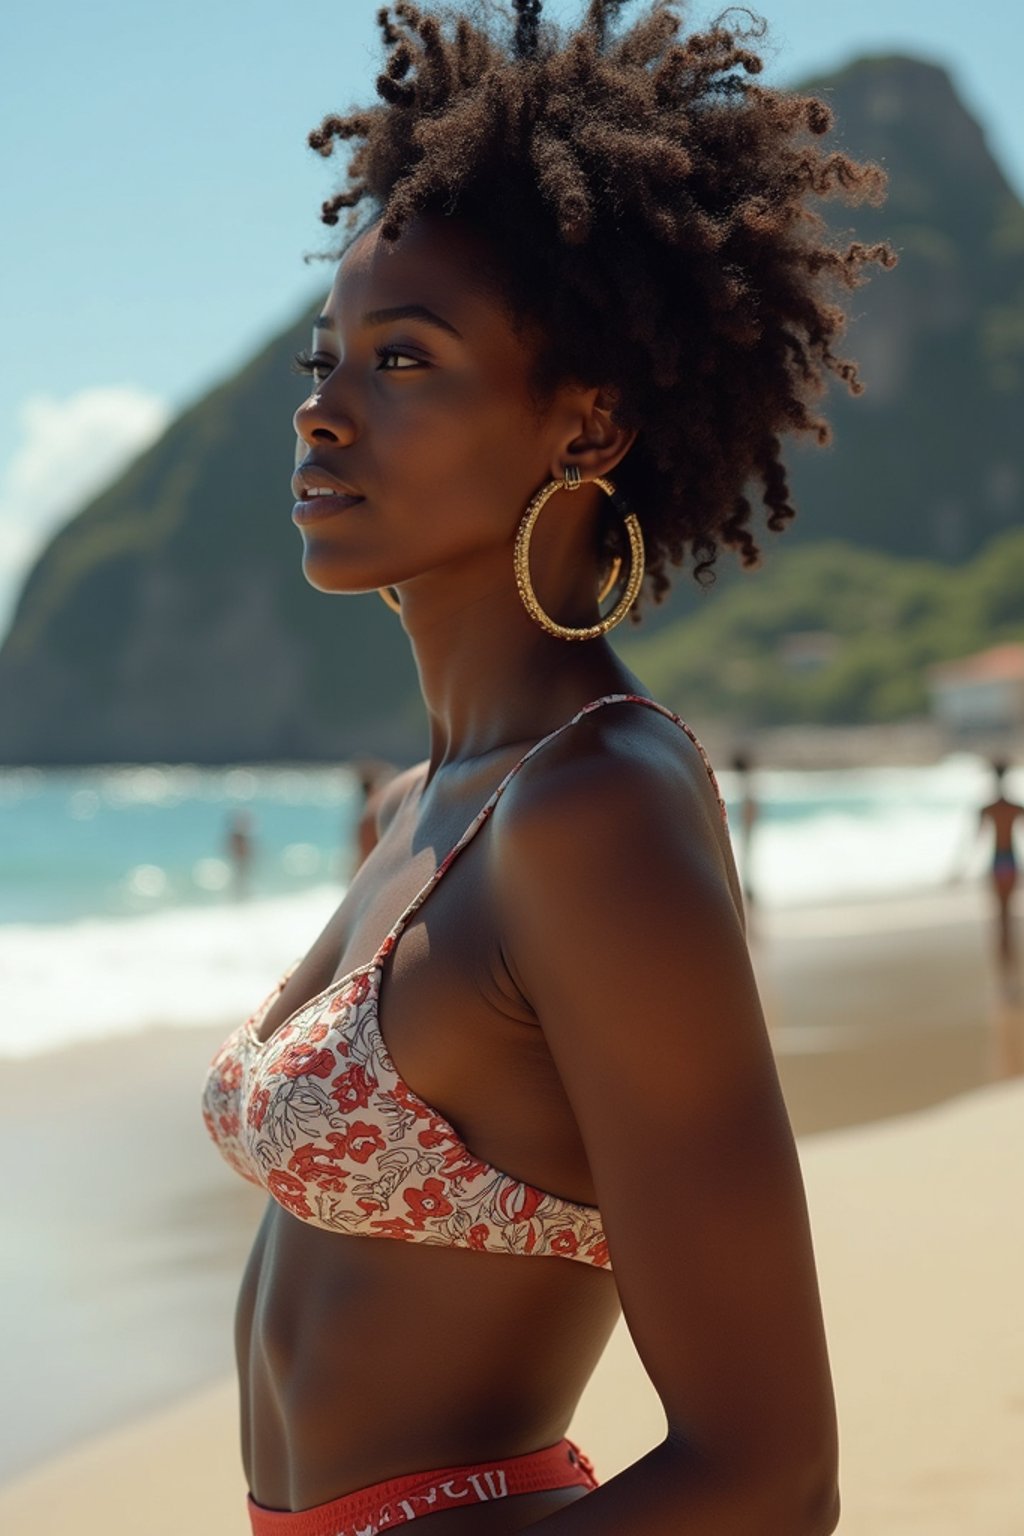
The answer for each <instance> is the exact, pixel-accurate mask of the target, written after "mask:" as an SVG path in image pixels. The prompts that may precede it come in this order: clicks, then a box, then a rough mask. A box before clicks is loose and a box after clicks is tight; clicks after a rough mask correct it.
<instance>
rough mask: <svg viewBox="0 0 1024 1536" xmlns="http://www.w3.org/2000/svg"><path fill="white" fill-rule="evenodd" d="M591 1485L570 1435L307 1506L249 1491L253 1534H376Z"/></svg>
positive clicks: (593, 1482) (593, 1484)
mask: <svg viewBox="0 0 1024 1536" xmlns="http://www.w3.org/2000/svg"><path fill="white" fill-rule="evenodd" d="M575 1487H581V1488H596V1487H597V1478H596V1477H595V1476H594V1469H593V1467H592V1466H591V1464H590V1462H589V1461H588V1460H587V1458H586V1456H584V1454H583V1452H582V1451H581V1450H580V1448H579V1446H577V1445H574V1444H573V1442H572V1441H571V1440H559V1442H558V1444H557V1445H549V1446H546V1447H545V1449H544V1450H542V1451H529V1452H528V1453H527V1454H526V1455H525V1456H506V1457H505V1458H504V1460H501V1461H482V1462H479V1463H478V1464H476V1465H475V1466H463V1467H442V1468H440V1469H438V1470H436V1471H432V1472H409V1473H407V1474H406V1475H405V1476H404V1477H393V1478H389V1479H388V1480H387V1481H386V1482H383V1483H374V1484H372V1486H371V1487H369V1488H359V1489H357V1491H356V1492H355V1493H347V1494H344V1495H343V1496H342V1497H341V1498H340V1499H332V1500H331V1501H330V1503H328V1504H317V1505H315V1506H314V1507H313V1508H312V1509H297V1510H287V1509H266V1508H264V1506H263V1505H262V1504H257V1503H256V1501H255V1499H254V1498H253V1497H252V1495H251V1494H250V1495H249V1499H248V1505H249V1519H250V1521H251V1522H252V1529H253V1536H377V1532H378V1531H386V1530H389V1529H390V1528H391V1527H392V1526H395V1525H405V1524H406V1523H407V1522H408V1521H410V1520H416V1519H418V1518H419V1516H421V1515H433V1514H436V1513H437V1511H438V1510H442V1509H457V1508H458V1507H459V1506H460V1505H468V1504H485V1503H487V1502H488V1501H489V1500H491V1499H505V1498H509V1497H510V1496H511V1495H513V1494H516V1493H539V1492H541V1491H542V1490H546V1489H549V1488H575Z"/></svg>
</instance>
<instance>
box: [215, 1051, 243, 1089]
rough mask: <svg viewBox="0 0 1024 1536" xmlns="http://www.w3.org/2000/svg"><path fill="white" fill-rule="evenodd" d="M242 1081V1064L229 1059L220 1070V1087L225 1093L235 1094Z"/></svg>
mask: <svg viewBox="0 0 1024 1536" xmlns="http://www.w3.org/2000/svg"><path fill="white" fill-rule="evenodd" d="M241 1081H242V1063H241V1062H240V1061H232V1060H230V1059H228V1060H227V1061H225V1062H224V1064H223V1065H222V1067H221V1069H220V1086H221V1091H222V1092H223V1093H234V1091H235V1089H236V1088H237V1087H238V1085H239V1083H240V1082H241Z"/></svg>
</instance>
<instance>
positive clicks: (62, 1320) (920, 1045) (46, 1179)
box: [0, 887, 1024, 1536]
mask: <svg viewBox="0 0 1024 1536" xmlns="http://www.w3.org/2000/svg"><path fill="white" fill-rule="evenodd" d="M986 917H987V913H986V907H985V901H984V893H983V892H981V891H978V890H976V889H974V888H973V887H969V888H958V889H956V890H950V891H942V892H936V893H935V894H934V895H923V896H918V897H912V898H906V899H903V900H892V901H887V902H885V903H877V902H876V903H873V904H871V905H870V906H867V905H864V904H860V905H850V906H847V907H821V908H818V909H815V910H809V911H803V912H800V913H782V912H775V913H773V914H768V915H766V916H765V917H764V918H763V919H762V918H761V917H759V916H758V915H757V914H755V916H754V918H753V920H752V925H751V944H752V953H753V955H754V959H755V966H756V969H757V972H758V977H759V982H760V985H761V991H762V997H763V1001H764V1005H765V1012H766V1017H767V1020H768V1025H769V1030H770V1032H771V1036H772V1040H773V1043H774V1045H775V1049H776V1053H777V1058H778V1062H779V1071H780V1077H781V1079H782V1084H783V1089H784V1092H785V1095H786V1100H787V1103H788V1106H789V1111H790V1117H791V1119H792V1122H793V1126H794V1129H795V1131H796V1133H797V1136H798V1141H799V1147H800V1155H801V1161H802V1165H803V1169H804V1177H805V1182H806V1186H807V1194H808V1202H809V1206H810V1211H811V1221H812V1227H813V1230H814V1236H815V1247H816V1252H817V1255H818V1265H819V1274H820V1278H821V1287H822V1295H823V1301H824V1308H825V1318H826V1325H827V1328H828V1334H829V1340H830V1346H831V1351H832V1360H833V1371H834V1376H835V1381H836V1391H837V1397H838V1401H839V1407H840V1419H841V1433H842V1461H843V1465H842V1472H843V1475H842V1488H843V1498H844V1514H843V1519H842V1521H841V1524H840V1530H841V1532H843V1533H844V1536H869V1533H870V1536H876V1533H879V1536H881V1533H884V1536H904V1533H905V1536H918V1533H920V1536H925V1532H927V1533H928V1536H946V1533H949V1536H953V1533H954V1532H955V1533H957V1536H962V1533H964V1532H968V1531H969V1532H970V1533H971V1536H1011V1533H1015V1532H1016V1531H1018V1530H1019V1528H1020V1511H1021V1509H1024V1471H1022V1470H1021V1467H1022V1465H1024V1458H1022V1457H1021V1456H1020V1454H1019V1452H1020V1446H1021V1444H1022V1443H1024V1442H1022V1429H1024V1331H1022V1323H1021V1320H1020V1319H1021V1316H1022V1313H1021V1306H1020V1298H1021V1296H1022V1295H1024V1222H1022V1221H1021V1219H1020V1215H1019V1209H1020V1205H1021V1200H1020V1189H1019V1184H1020V1179H1019V1174H1018V1173H1017V1169H1018V1168H1019V1167H1020V1166H1021V1159H1022V1155H1024V1114H1022V1111H1024V1077H1021V1076H1012V1075H1009V1074H1010V1073H1011V1071H1012V1069H1013V1067H1014V1066H1015V1065H1016V1067H1017V1071H1018V1072H1019V1071H1021V1070H1022V1069H1024V1058H1022V1054H1021V1053H1022V1052H1024V1038H1022V1037H1024V1017H1021V1016H1020V1015H1018V1016H1016V1017H1014V1016H1012V1015H1009V1014H1007V1013H1006V1012H1005V1011H1002V1012H1000V1010H999V1009H998V1007H997V1005H996V1002H995V995H994V989H993V986H992V983H991V979H990V976H989V970H988V953H987V950H988V944H989V934H988V930H987V926H986ZM225 1033H226V1029H225V1027H224V1026H223V1025H216V1026H213V1025H211V1026H209V1027H203V1028H197V1027H193V1028H188V1029H184V1028H183V1029H163V1030H153V1031H149V1032H147V1033H145V1034H141V1035H138V1036H134V1037H126V1038H124V1039H119V1040H110V1041H103V1042H98V1043H94V1044H87V1045H79V1046H75V1047H71V1048H68V1049H64V1050H61V1051H58V1052H54V1053H52V1054H50V1055H47V1056H40V1057H34V1058H28V1059H25V1060H20V1061H7V1062H4V1063H3V1065H2V1067H0V1152H2V1154H3V1155H4V1157H5V1160H6V1166H7V1167H8V1168H13V1169H16V1170H18V1171H19V1175H20V1176H19V1177H16V1178H9V1179H8V1180H6V1181H5V1184H4V1188H3V1192H2V1195H0V1201H2V1216H3V1230H4V1233H5V1263H4V1266H3V1271H2V1295H0V1302H2V1309H3V1317H4V1361H5V1372H4V1374H5V1380H6V1385H7V1391H6V1393H5V1412H4V1420H5V1425H4V1435H3V1437H2V1442H3V1443H2V1453H0V1454H2V1460H0V1484H2V1485H3V1486H2V1487H0V1528H2V1529H4V1530H5V1531H11V1532H16V1533H18V1536H56V1533H57V1532H61V1533H65V1532H67V1531H70V1530H72V1529H73V1530H74V1531H76V1533H80V1536H91V1533H95V1536H99V1533H100V1532H102V1533H103V1536H122V1533H124V1536H128V1533H129V1532H131V1533H132V1536H138V1533H146V1536H164V1533H165V1532H166V1533H167V1536H171V1533H172V1532H173V1533H174V1536H180V1533H181V1532H182V1531H184V1530H188V1531H189V1532H194V1533H195V1536H207V1533H209V1536H214V1533H216V1536H244V1532H245V1530H246V1529H247V1523H246V1520H245V1514H244V1493H245V1488H244V1482H243V1480H242V1474H241V1469H240V1466H239V1460H238V1446H237V1431H236V1419H235V1411H236V1410H235V1389H234V1383H233V1379H232V1375H231V1370H232V1358H231V1313H232V1308H233V1304H234V1296H235V1291H236V1288H237V1284H238V1279H239V1275H240V1271H241V1266H242V1263H243V1261H244V1257H245V1254H246V1251H247V1248H248V1244H249V1241H250V1239H251V1234H252V1231H253V1229H254V1227H255V1224H256V1221H257V1220H258V1216H259V1212H260V1210H261V1208H262V1196H261V1195H260V1194H259V1193H258V1192H257V1191H255V1190H253V1189H251V1188H250V1187H249V1186H247V1185H245V1184H244V1183H243V1182H242V1181H241V1180H239V1179H238V1178H237V1177H235V1176H233V1175H232V1174H231V1173H230V1172H229V1170H228V1169H227V1168H226V1167H225V1166H224V1165H223V1164H222V1163H221V1161H220V1159H219V1158H218V1157H217V1155H216V1153H215V1152H214V1150H213V1148H212V1147H211V1146H210V1145H209V1143H208V1142H207V1139H206V1134H205V1131H204V1129H203V1126H202V1123H201V1120H200V1118H199V1109H198V1093H199V1086H200V1082H201V1080H202V1077H203V1074H204V1070H205V1065H206V1062H207V1060H208V1058H209V1056H210V1054H211V1053H212V1051H213V1050H214V1048H215V1047H216V1046H217V1045H218V1044H219V1042H220V1040H221V1039H222V1038H223V1035H224V1034H225ZM573 1432H574V1433H575V1434H576V1436H577V1437H578V1438H579V1439H580V1440H581V1441H582V1442H583V1444H584V1445H585V1446H586V1447H587V1449H588V1450H589V1451H590V1453H591V1454H592V1456H593V1458H594V1460H595V1462H596V1464H597V1467H598V1471H599V1473H600V1475H601V1476H602V1477H605V1478H607V1477H610V1476H612V1475H614V1473H615V1472H616V1471H617V1470H619V1469H620V1468H621V1467H623V1466H625V1465H628V1464H629V1462H630V1461H632V1460H635V1459H636V1457H637V1456H638V1455H640V1454H642V1453H643V1452H644V1451H645V1450H646V1449H648V1448H649V1447H650V1446H651V1445H652V1444H654V1443H656V1441H657V1440H659V1439H660V1438H661V1435H662V1432H663V1422H662V1418H661V1414H660V1409H659V1406H658V1403H657V1399H656V1398H655V1396H654V1394H653V1392H652V1389H651V1388H650V1385H649V1383H648V1382H647V1379H646V1377H645V1375H644V1373H643V1370H642V1367H641V1366H640V1363H639V1361H638V1360H637V1358H636V1355H635V1352H634V1351H633V1349H632V1345H631V1343H630V1341H629V1338H628V1335H627V1334H626V1333H625V1331H624V1330H623V1329H620V1330H619V1331H618V1332H617V1333H616V1335H615V1337H614V1339H613V1342H612V1344H611V1345H610V1347H609V1349H608V1351H607V1352H606V1355H605V1358H604V1359H603V1361H602V1363H601V1365H600V1367H599V1370H598V1372H597V1374H596V1375H595V1378H594V1380H593V1382H592V1383H591V1386H590V1387H589V1388H588V1391H587V1393H586V1395H585V1398H584V1400H583V1402H582V1404H581V1405H580V1409H579V1411H578V1414H577V1418H576V1421H575V1424H574V1431H573ZM157 1487H158V1488H159V1490H160V1494H159V1498H158V1499H155V1500H154V1499H153V1498H152V1491H153V1489H154V1488H157ZM139 1500H144V1501H145V1504H144V1506H140V1504H139V1503H138V1502H137V1501H139ZM140 1509H141V1510H142V1513H140Z"/></svg>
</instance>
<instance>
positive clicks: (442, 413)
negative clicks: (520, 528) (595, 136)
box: [292, 216, 580, 592]
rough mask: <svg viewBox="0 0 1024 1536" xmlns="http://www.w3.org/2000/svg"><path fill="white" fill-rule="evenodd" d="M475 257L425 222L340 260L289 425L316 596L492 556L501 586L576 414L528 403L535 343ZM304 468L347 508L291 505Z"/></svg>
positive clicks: (562, 400) (474, 244)
mask: <svg viewBox="0 0 1024 1536" xmlns="http://www.w3.org/2000/svg"><path fill="white" fill-rule="evenodd" d="M486 257H487V252H486V249H485V247H484V246H483V244H482V241H481V237H480V236H478V235H476V234H475V233H474V232H473V231H472V230H470V229H468V228H467V227H465V226H460V225H459V224H457V223H456V222H455V221H452V220H445V219H443V218H440V217H426V216H425V217H421V218H417V219H415V220H413V221H411V222H410V223H409V224H408V225H407V226H406V228H405V230H404V231H403V233H402V235H401V238H400V239H399V240H398V241H397V242H396V243H395V244H394V245H390V246H389V245H387V244H386V243H384V242H383V241H381V239H380V237H379V233H378V229H377V227H374V228H372V229H370V230H368V231H367V232H366V233H365V234H364V235H362V236H361V237H360V238H359V240H358V241H356V243H355V244H354V245H353V246H352V247H351V248H350V249H349V250H348V251H347V252H346V254H345V257H344V259H343V260H342V262H341V264H340V266H339V268H338V271H337V274H336V276H335V280H334V283H333V286H332V288H331V292H330V294H329V296H328V299H327V302H326V305H325V307H324V312H323V315H322V316H321V317H320V321H319V324H318V325H317V326H316V328H315V330H314V336H313V346H312V353H311V355H312V357H313V360H314V363H315V364H316V372H315V376H314V377H315V385H314V389H313V392H312V394H311V395H310V398H309V399H307V400H306V401H305V402H304V403H303V404H302V405H300V406H299V408H298V410H297V411H296V412H295V418H294V421H295V430H296V432H297V434H298V441H297V444H296V459H295V462H296V475H295V478H294V479H293V482H292V484H293V490H294V493H295V496H296V498H297V504H296V509H295V513H294V516H295V520H296V522H297V524H298V526H299V527H300V529H301V531H302V537H303V543H304V558H303V568H304V571H305V574H306V577H307V579H308V580H309V581H310V582H311V584H312V585H313V586H314V587H318V588H319V589H320V590H322V591H327V592H358V591H369V590H372V589H374V588H376V587H381V586H385V585H389V584H391V583H395V582H401V581H406V580H409V579H411V578H414V577H422V576H425V575H428V574H429V573H431V572H438V571H440V570H441V569H442V568H448V569H449V570H450V569H451V568H453V566H454V565H455V564H456V563H457V564H459V565H460V566H461V567H463V568H464V569H472V567H473V565H474V564H475V563H478V564H480V565H481V569H484V568H486V566H487V564H488V561H491V562H493V561H496V560H497V559H498V558H499V555H500V559H501V561H502V562H503V563H504V564H507V565H508V570H509V577H510V579H511V560H510V555H509V544H510V541H511V539H512V537H513V535H514V530H515V527H516V524H517V522H518V520H519V518H520V516H521V515H522V512H523V509H524V507H525V506H526V504H527V502H528V501H529V499H530V497H531V496H532V495H533V494H534V492H535V491H536V490H537V489H538V488H539V487H540V486H541V485H543V484H544V483H545V482H546V481H547V480H548V479H549V478H550V477H551V475H552V474H553V473H555V474H557V473H558V472H559V462H560V455H561V454H563V453H564V451H565V446H566V445H567V443H568V442H570V441H571V440H572V438H573V436H574V434H575V433H576V432H578V430H579V422H580V413H579V409H578V404H577V406H576V408H575V411H574V408H573V403H572V402H573V399H574V398H577V397H578V392H576V391H569V392H568V393H564V394H561V393H560V394H556V396H555V398H554V399H553V400H552V402H551V404H550V406H549V407H547V408H545V409H544V410H543V411H540V410H539V409H538V406H537V404H536V402H535V401H534V400H533V399H532V397H531V395H530V392H529V387H528V381H529V376H530V369H531V366H532V364H533V361H534V350H533V348H534V346H535V344H536V343H535V341H534V340H531V339H530V338H529V337H528V335H527V334H520V333H519V331H517V329H516V328H514V327H513V324H512V322H511V319H510V317H509V315H508V314H507V312H506V310H505V309H504V307H503V306H502V304H501V301H500V299H499V297H498V295H497V293H496V292H495V289H494V287H493V284H492V285H488V283H487V282H486V281H485V280H484V279H483V277H482V272H483V270H484V262H485V260H486ZM315 469H320V470H321V471H323V472H324V473H325V474H326V475H327V476H331V477H334V478H335V479H336V480H338V481H341V482H343V484H344V485H345V486H346V487H348V488H349V489H350V490H351V491H353V492H355V493H357V494H358V496H359V497H360V498H361V499H360V500H358V501H355V502H354V503H351V504H346V503H345V502H344V501H342V502H337V501H333V502H332V501H329V500H326V499H325V500H324V502H323V505H322V506H320V507H318V505H317V502H316V500H314V499H309V500H307V501H305V502H301V501H299V500H298V498H301V496H302V494H303V491H304V490H307V491H308V489H309V488H310V487H309V484H308V482H305V481H304V480H303V471H305V472H307V473H308V474H309V476H310V478H311V479H312V480H315V478H316V477H315V473H314V471H315ZM467 562H468V565H467Z"/></svg>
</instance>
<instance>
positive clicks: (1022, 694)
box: [926, 641, 1024, 730]
mask: <svg viewBox="0 0 1024 1536" xmlns="http://www.w3.org/2000/svg"><path fill="white" fill-rule="evenodd" d="M926 676H927V683H928V693H929V696H930V698H931V704H932V712H933V713H934V714H935V716H936V718H937V719H939V720H941V721H942V722H943V723H944V724H945V725H949V726H952V727H953V729H954V730H1006V729H1020V728H1021V727H1024V644H1022V643H1020V642H1019V641H1010V642H1008V643H1007V644H1005V645H994V646H992V647H991V648H990V649H989V650H987V651H977V652H975V654H974V655H973V656H964V657H962V658H961V659H960V660H959V661H945V662H941V663H940V664H939V665H938V666H934V667H929V668H928V671H927V674H926Z"/></svg>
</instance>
